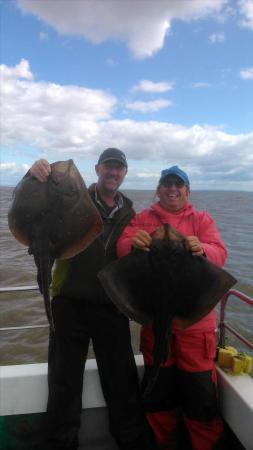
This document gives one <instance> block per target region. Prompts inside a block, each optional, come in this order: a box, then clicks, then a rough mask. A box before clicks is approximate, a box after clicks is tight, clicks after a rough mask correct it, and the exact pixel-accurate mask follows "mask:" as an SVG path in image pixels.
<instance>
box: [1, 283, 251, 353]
mask: <svg viewBox="0 0 253 450" xmlns="http://www.w3.org/2000/svg"><path fill="white" fill-rule="evenodd" d="M38 290H39V288H38V286H15V287H0V294H1V293H10V292H26V291H38ZM230 296H234V297H236V298H238V299H240V300H242V301H243V302H245V303H247V304H248V305H250V306H253V299H252V298H251V297H249V296H247V295H246V294H243V293H242V292H240V291H237V290H236V289H230V290H229V291H228V292H227V293H226V294H225V295H224V296H223V297H222V299H221V302H220V322H219V347H224V346H225V333H226V330H228V331H229V332H230V333H232V334H233V335H234V336H236V337H237V338H238V339H239V340H240V341H241V342H243V343H244V344H245V345H247V346H248V347H249V348H250V349H251V350H253V343H252V342H250V341H249V340H248V339H246V338H245V337H244V336H242V334H241V333H239V332H238V331H237V330H236V329H235V328H234V327H232V326H231V325H230V324H229V323H227V322H226V320H225V308H226V305H227V301H228V299H229V297H230ZM37 328H48V324H45V325H43V324H41V325H22V326H14V327H0V331H11V330H26V329H37Z"/></svg>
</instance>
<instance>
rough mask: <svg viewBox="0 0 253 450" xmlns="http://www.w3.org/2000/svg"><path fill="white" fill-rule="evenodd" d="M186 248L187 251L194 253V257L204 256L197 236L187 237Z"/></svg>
mask: <svg viewBox="0 0 253 450" xmlns="http://www.w3.org/2000/svg"><path fill="white" fill-rule="evenodd" d="M185 244H186V245H185V246H186V249H187V250H190V252H192V254H193V256H203V255H204V250H203V248H202V245H201V243H200V241H199V239H198V238H197V236H187V237H186V238H185Z"/></svg>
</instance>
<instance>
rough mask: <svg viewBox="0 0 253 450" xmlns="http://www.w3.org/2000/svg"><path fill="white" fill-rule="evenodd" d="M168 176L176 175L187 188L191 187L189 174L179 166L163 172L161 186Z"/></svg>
mask: <svg viewBox="0 0 253 450" xmlns="http://www.w3.org/2000/svg"><path fill="white" fill-rule="evenodd" d="M168 175H176V176H177V177H179V178H181V180H182V181H183V182H184V184H185V185H186V186H190V180H189V178H188V175H187V173H186V172H184V171H183V170H182V169H180V167H178V166H172V167H169V168H168V169H164V170H162V171H161V177H160V180H159V184H160V183H161V182H162V180H163V179H164V178H165V177H167V176H168Z"/></svg>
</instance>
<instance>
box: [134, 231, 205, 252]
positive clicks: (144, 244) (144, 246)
mask: <svg viewBox="0 0 253 450" xmlns="http://www.w3.org/2000/svg"><path fill="white" fill-rule="evenodd" d="M151 242H152V238H151V236H150V235H149V234H148V233H147V232H146V231H145V230H138V231H136V233H135V234H134V236H133V238H132V246H133V247H136V248H139V249H140V250H145V251H146V252H148V251H149V247H150V245H151ZM185 247H186V249H187V250H190V252H191V253H192V254H193V256H203V255H204V250H203V248H202V245H201V243H200V241H199V239H198V238H197V236H187V237H186V238H185Z"/></svg>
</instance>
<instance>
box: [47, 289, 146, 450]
mask: <svg viewBox="0 0 253 450" xmlns="http://www.w3.org/2000/svg"><path fill="white" fill-rule="evenodd" d="M52 309H53V317H54V323H55V333H51V335H50V341H49V355H48V384H49V397H48V406H47V419H48V420H47V422H48V426H49V435H48V436H49V437H48V438H47V447H46V446H45V448H51V447H52V448H53V449H54V450H58V449H62V450H63V449H68V450H76V449H77V448H78V432H79V428H80V418H81V410H82V387H83V374H84V369H85V361H86V358H87V353H88V346H89V342H90V339H92V342H93V348H94V352H95V355H96V360H97V365H98V371H99V375H100V380H101V386H102V390H103V393H104V397H105V400H106V403H107V406H108V411H109V423H110V432H111V434H112V435H113V436H114V438H115V439H116V442H117V443H118V446H119V448H120V449H122V450H144V449H145V450H147V449H149V450H151V449H154V448H155V446H154V444H153V443H152V442H151V439H152V437H151V431H150V429H149V427H148V425H147V422H146V419H145V415H144V413H143V410H142V406H141V398H140V391H139V384H138V377H137V369H136V365H135V360H134V356H133V352H132V347H131V341H130V331H129V321H128V319H127V318H125V317H124V316H123V315H122V314H121V313H119V312H118V311H117V310H116V308H115V307H114V306H113V305H112V304H94V303H91V302H90V303H89V302H86V301H85V300H76V299H69V298H64V297H56V298H54V299H53V301H52Z"/></svg>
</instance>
